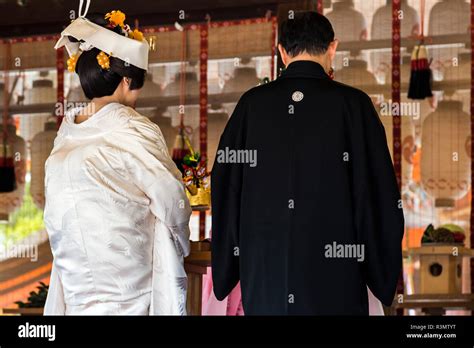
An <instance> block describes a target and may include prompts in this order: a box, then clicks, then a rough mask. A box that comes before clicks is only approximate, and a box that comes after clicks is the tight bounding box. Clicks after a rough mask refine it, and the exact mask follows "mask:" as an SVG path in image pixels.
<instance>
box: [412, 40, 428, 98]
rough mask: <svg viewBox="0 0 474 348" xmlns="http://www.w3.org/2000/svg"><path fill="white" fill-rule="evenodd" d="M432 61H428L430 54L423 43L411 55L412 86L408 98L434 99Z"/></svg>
mask: <svg viewBox="0 0 474 348" xmlns="http://www.w3.org/2000/svg"><path fill="white" fill-rule="evenodd" d="M430 65H431V60H430V61H428V52H427V50H426V47H425V46H424V45H423V43H420V45H418V46H415V48H414V49H413V52H412V55H411V74H410V86H409V87H408V98H410V99H425V98H426V97H432V96H433V93H432V92H431V83H432V80H433V78H432V73H431V69H430Z"/></svg>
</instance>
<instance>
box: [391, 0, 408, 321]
mask: <svg viewBox="0 0 474 348" xmlns="http://www.w3.org/2000/svg"><path fill="white" fill-rule="evenodd" d="M400 10H401V4H400V0H393V1H392V103H393V104H395V103H400V44H401V40H400V17H399V14H400ZM399 109H400V108H398V109H397V108H396V110H398V113H397V111H396V112H395V113H392V118H393V120H392V121H393V166H394V169H395V176H396V178H397V183H398V188H399V189H400V188H401V185H402V147H401V116H400V114H399ZM404 288H405V286H404V282H403V267H402V271H401V273H400V276H399V278H398V284H397V295H402V296H403V294H404ZM397 315H403V309H401V308H400V309H397Z"/></svg>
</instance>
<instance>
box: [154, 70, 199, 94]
mask: <svg viewBox="0 0 474 348" xmlns="http://www.w3.org/2000/svg"><path fill="white" fill-rule="evenodd" d="M184 80H185V82H186V83H185V95H186V96H193V95H198V94H199V81H198V79H197V75H196V73H195V72H194V71H188V72H185V73H184ZM163 95H164V96H178V95H181V73H177V74H176V75H175V77H174V81H172V82H171V83H169V84H168V85H167V86H166V87H165V89H164V90H163Z"/></svg>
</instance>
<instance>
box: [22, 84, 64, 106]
mask: <svg viewBox="0 0 474 348" xmlns="http://www.w3.org/2000/svg"><path fill="white" fill-rule="evenodd" d="M56 98H57V92H56V89H55V88H54V87H53V81H51V80H49V79H38V80H36V81H33V86H32V88H31V89H27V90H26V91H25V98H24V101H23V103H24V104H25V105H31V104H46V103H55V102H56Z"/></svg>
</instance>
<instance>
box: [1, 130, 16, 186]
mask: <svg viewBox="0 0 474 348" xmlns="http://www.w3.org/2000/svg"><path fill="white" fill-rule="evenodd" d="M2 140H3V141H2V144H0V150H1V151H0V193H6V192H13V191H15V190H16V177H15V162H14V158H13V151H12V146H11V144H9V143H8V140H7V137H6V136H5V133H4V135H3V139H2Z"/></svg>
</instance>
